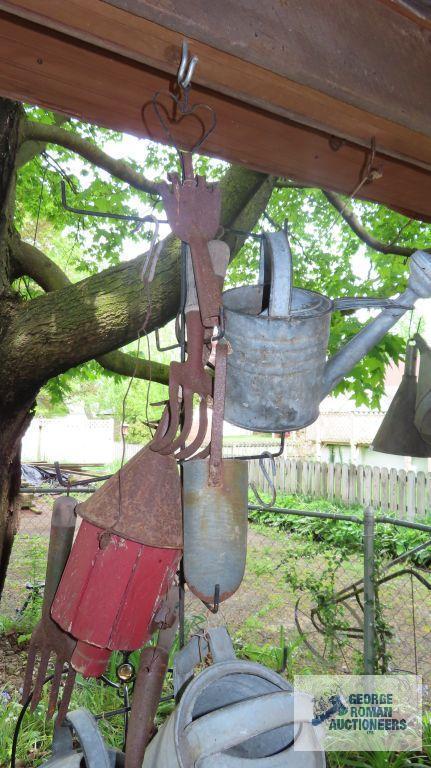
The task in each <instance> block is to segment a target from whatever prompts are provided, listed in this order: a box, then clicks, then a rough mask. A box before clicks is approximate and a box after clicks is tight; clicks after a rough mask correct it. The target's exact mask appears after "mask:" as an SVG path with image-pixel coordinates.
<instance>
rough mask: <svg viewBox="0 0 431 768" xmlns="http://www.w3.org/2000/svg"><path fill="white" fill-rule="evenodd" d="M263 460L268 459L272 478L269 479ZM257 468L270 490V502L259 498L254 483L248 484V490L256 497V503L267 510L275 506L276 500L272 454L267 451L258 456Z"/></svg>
mask: <svg viewBox="0 0 431 768" xmlns="http://www.w3.org/2000/svg"><path fill="white" fill-rule="evenodd" d="M264 459H269V460H270V465H271V475H272V477H270V475H269V472H268V470H267V469H266V467H265V465H264V463H263V460H264ZM259 468H260V470H261V472H262V474H263V476H264V478H265V480H266V481H267V483H268V485H269V486H270V488H271V500H270V501H263V500H262V498H261V497H260V495H259V492H258V490H257V488H256V486H255V484H254V483H250V488H251V490H252V491H253V493H254V495H255V496H256V499H257V501H258V503H259V504H262V507H265V508H269V507H272V506H273V505H274V504H275V500H276V498H277V491H276V489H275V483H274V477H275V469H276V468H275V459H274V454H272V453H270V452H269V451H264V452H263V453H262V454H261V455H260V456H259Z"/></svg>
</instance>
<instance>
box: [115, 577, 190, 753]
mask: <svg viewBox="0 0 431 768" xmlns="http://www.w3.org/2000/svg"><path fill="white" fill-rule="evenodd" d="M178 612H179V591H178V585H175V584H174V585H173V586H172V587H171V589H170V590H169V592H168V593H167V596H166V600H165V602H164V603H163V605H162V606H161V609H160V610H159V611H158V613H157V615H156V616H155V622H154V623H155V629H159V635H158V638H157V643H156V645H155V646H151V647H148V648H144V650H143V651H142V654H141V659H140V663H139V671H138V675H137V678H136V682H135V686H134V689H133V704H132V711H131V715H130V720H129V729H128V734H127V744H126V762H125V768H140V766H141V765H142V763H143V760H144V755H145V750H146V747H147V744H148V742H149V740H150V738H151V735H152V731H153V728H154V719H155V716H156V712H157V707H158V705H159V702H160V697H161V694H162V688H163V681H164V679H165V675H166V671H167V668H168V663H169V651H170V649H171V647H172V644H173V642H174V640H175V635H176V633H177V629H178Z"/></svg>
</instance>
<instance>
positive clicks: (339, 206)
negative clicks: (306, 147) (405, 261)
mask: <svg viewBox="0 0 431 768" xmlns="http://www.w3.org/2000/svg"><path fill="white" fill-rule="evenodd" d="M322 192H323V194H324V195H325V197H326V199H327V200H328V202H329V203H331V205H332V206H333V207H334V208H335V209H336V210H337V211H338V213H339V214H340V215H341V216H342V218H343V219H344V221H345V222H346V224H348V225H349V227H350V229H351V230H352V231H353V232H354V233H355V235H357V236H358V237H359V239H360V240H362V242H364V243H366V245H369V246H370V248H373V249H374V250H375V251H378V252H379V253H392V254H394V255H396V256H411V255H412V253H414V252H415V251H417V248H409V247H407V246H404V245H394V244H393V243H384V242H382V241H381V240H379V239H378V238H377V237H374V235H372V234H371V232H369V231H368V230H367V229H365V227H364V226H363V225H362V224H361V222H360V221H359V219H358V218H357V216H356V214H355V213H354V212H353V211H352V209H351V208H349V207H348V206H347V205H346V203H345V202H344V201H343V200H342V198H341V197H339V195H337V194H336V192H330V191H329V190H328V189H322ZM422 250H425V251H426V252H427V253H431V248H423V249H422Z"/></svg>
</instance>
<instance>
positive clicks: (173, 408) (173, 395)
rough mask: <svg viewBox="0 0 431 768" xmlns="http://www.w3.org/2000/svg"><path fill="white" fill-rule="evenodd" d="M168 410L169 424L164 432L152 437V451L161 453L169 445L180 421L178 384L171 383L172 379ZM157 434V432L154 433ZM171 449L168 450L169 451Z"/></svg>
mask: <svg viewBox="0 0 431 768" xmlns="http://www.w3.org/2000/svg"><path fill="white" fill-rule="evenodd" d="M169 412H170V420H169V426H168V429H167V431H166V432H165V434H164V435H163V436H162V437H160V439H159V438H157V439H156V436H155V437H154V440H153V443H152V449H153V450H154V451H158V452H159V453H161V451H162V450H163V449H164V448H167V447H168V446H170V444H171V442H172V440H173V439H174V438H175V435H176V432H177V429H178V424H179V423H180V406H179V402H178V385H177V384H176V383H173V382H172V381H171V382H170V383H169ZM156 434H157V433H156ZM171 452H172V451H169V453H171Z"/></svg>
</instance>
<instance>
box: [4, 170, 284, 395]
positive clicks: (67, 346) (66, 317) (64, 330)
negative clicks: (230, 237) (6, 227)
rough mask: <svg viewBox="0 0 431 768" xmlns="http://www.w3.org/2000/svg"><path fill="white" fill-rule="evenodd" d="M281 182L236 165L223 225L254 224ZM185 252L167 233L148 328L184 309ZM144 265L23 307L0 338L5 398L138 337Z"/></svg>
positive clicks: (132, 264)
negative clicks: (182, 259)
mask: <svg viewBox="0 0 431 768" xmlns="http://www.w3.org/2000/svg"><path fill="white" fill-rule="evenodd" d="M234 182H235V185H234V189H233V183H234ZM273 185H274V180H273V179H269V178H268V177H267V176H265V175H264V174H261V173H257V172H255V171H249V170H248V169H245V168H236V167H234V168H230V169H229V170H228V171H227V172H226V174H225V177H224V178H223V179H222V181H221V183H220V187H221V192H222V200H223V205H222V225H223V226H232V225H235V223H236V222H237V221H238V220H241V224H242V227H243V228H244V229H251V228H253V227H254V226H255V224H256V222H257V220H258V219H259V216H260V215H261V213H262V211H263V210H264V207H265V206H266V203H267V201H268V199H269V197H270V195H271V191H272V189H273ZM232 192H234V193H233V194H232ZM225 193H226V197H225ZM244 211H246V213H247V215H246V216H245V214H244ZM25 245H26V248H25V250H26V253H27V254H28V255H29V256H30V255H32V256H33V260H34V251H31V252H30V251H29V248H32V247H31V246H28V244H25ZM179 252H180V248H179V241H178V240H176V239H175V238H174V237H173V236H172V235H171V236H169V237H167V238H166V239H165V240H164V244H163V249H162V252H161V254H160V256H159V261H158V264H157V269H156V273H155V276H154V280H153V282H152V283H151V286H150V294H151V296H150V298H151V316H150V320H149V321H148V324H147V327H146V332H147V333H150V332H151V331H152V330H154V328H156V327H161V326H163V325H165V324H166V323H167V322H169V321H170V320H172V319H173V318H174V317H175V315H176V313H177V310H178V305H179V285H180V279H179ZM18 258H19V257H18ZM141 267H142V257H140V258H138V259H135V260H134V261H128V262H124V263H121V264H119V265H118V266H116V267H112V268H111V269H107V270H104V271H103V272H100V273H99V274H95V275H92V276H91V277H88V278H87V279H85V280H82V281H81V282H79V283H74V284H69V285H67V286H65V287H64V288H60V289H57V290H55V291H53V292H51V293H47V294H45V295H44V296H39V297H37V298H35V299H32V300H31V301H27V302H25V303H24V304H22V305H18V306H17V308H16V310H15V311H14V313H13V316H12V317H11V319H10V322H9V324H8V327H7V328H6V329H5V332H4V334H3V336H2V337H0V359H2V362H3V376H2V377H1V378H0V400H1V398H2V397H3V398H4V399H5V402H6V403H7V402H8V398H9V400H10V399H11V398H13V401H14V402H15V401H16V399H17V398H19V397H23V396H24V395H25V392H26V391H27V390H28V389H29V388H32V387H33V388H34V387H35V386H37V385H39V386H40V385H41V384H43V383H44V382H45V381H46V380H47V379H49V378H52V377H53V376H56V375H58V374H59V373H63V372H64V371H66V370H68V368H71V367H74V366H76V365H79V364H80V363H83V362H85V361H86V360H91V359H93V358H94V357H98V356H100V355H105V354H106V353H107V352H111V351H112V350H113V349H118V347H121V346H123V345H124V344H126V343H128V342H130V341H132V340H134V339H136V338H137V336H138V333H139V332H140V329H142V325H143V323H144V320H145V319H146V316H147V309H148V293H147V290H146V288H145V286H144V285H143V283H142V281H141V279H140V270H141ZM34 268H35V267H34ZM40 269H41V268H40V265H39V279H41V280H42V279H44V280H45V281H46V270H43V269H42V273H43V274H40ZM54 271H55V279H56V280H59V279H60V273H59V271H58V270H52V274H53V273H54Z"/></svg>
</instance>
